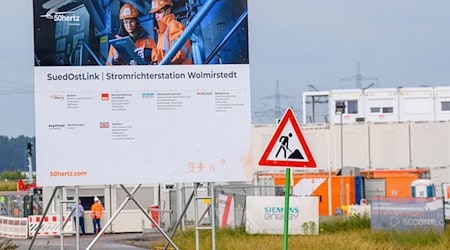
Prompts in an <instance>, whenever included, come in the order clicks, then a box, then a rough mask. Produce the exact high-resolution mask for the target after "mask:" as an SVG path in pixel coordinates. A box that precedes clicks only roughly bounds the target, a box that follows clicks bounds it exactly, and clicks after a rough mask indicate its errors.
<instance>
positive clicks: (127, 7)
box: [119, 3, 139, 20]
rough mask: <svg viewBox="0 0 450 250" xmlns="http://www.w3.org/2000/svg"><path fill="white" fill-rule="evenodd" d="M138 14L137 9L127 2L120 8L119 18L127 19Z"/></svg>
mask: <svg viewBox="0 0 450 250" xmlns="http://www.w3.org/2000/svg"><path fill="white" fill-rule="evenodd" d="M138 16H139V13H138V11H137V9H136V8H135V7H134V6H133V5H131V4H129V3H126V4H124V5H123V6H122V8H120V15H119V18H120V19H121V20H122V19H129V18H136V17H138Z"/></svg>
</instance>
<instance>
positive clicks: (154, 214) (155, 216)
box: [148, 205, 159, 228]
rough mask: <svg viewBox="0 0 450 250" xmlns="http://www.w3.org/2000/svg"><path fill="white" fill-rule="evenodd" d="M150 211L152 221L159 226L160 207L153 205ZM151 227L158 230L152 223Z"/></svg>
mask: <svg viewBox="0 0 450 250" xmlns="http://www.w3.org/2000/svg"><path fill="white" fill-rule="evenodd" d="M148 211H149V213H150V217H152V219H153V220H154V221H155V222H156V224H158V225H159V206H158V205H151V206H150V207H149V208H148ZM150 224H151V225H150V227H151V228H156V226H155V225H153V223H151V222H150Z"/></svg>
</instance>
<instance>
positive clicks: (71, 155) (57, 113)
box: [35, 65, 251, 185]
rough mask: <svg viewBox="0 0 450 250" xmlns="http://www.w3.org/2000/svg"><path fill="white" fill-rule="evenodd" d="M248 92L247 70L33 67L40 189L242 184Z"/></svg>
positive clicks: (248, 128)
mask: <svg viewBox="0 0 450 250" xmlns="http://www.w3.org/2000/svg"><path fill="white" fill-rule="evenodd" d="M91 78H92V79H91ZM249 83H250V80H249V66H248V65H232V66H230V65H209V66H206V65H202V66H164V67H149V66H136V67H128V66H116V67H37V68H35V88H36V100H35V102H36V139H37V176H38V183H39V185H83V184H105V183H142V182H144V183H145V182H172V183H173V182H192V181H229V180H243V179H244V172H243V168H242V164H241V157H244V156H246V154H247V152H248V150H249V146H250V138H251V126H250V124H251V121H250V88H249V85H250V84H249Z"/></svg>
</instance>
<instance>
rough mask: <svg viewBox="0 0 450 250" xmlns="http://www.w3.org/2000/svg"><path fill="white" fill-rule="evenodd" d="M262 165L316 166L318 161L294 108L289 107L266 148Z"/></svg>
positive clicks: (260, 163)
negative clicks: (309, 145)
mask: <svg viewBox="0 0 450 250" xmlns="http://www.w3.org/2000/svg"><path fill="white" fill-rule="evenodd" d="M259 165H261V166H272V167H299V168H315V167H316V161H315V160H314V157H313V155H312V154H311V151H310V149H309V147H308V144H307V143H306V140H305V138H304V136H303V133H302V131H301V129H300V126H299V125H298V122H297V119H296V118H295V115H294V112H293V111H292V109H290V108H289V109H287V110H286V112H285V114H284V115H283V118H282V119H281V121H280V123H279V124H278V127H277V129H276V130H275V133H274V135H273V136H272V139H271V140H270V141H269V144H268V145H267V148H266V150H265V151H264V153H263V155H262V156H261V159H260V160H259Z"/></svg>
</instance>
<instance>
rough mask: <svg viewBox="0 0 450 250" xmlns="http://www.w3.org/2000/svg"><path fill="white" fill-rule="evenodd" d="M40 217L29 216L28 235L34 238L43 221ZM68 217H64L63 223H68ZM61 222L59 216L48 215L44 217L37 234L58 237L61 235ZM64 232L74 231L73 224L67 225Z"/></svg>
mask: <svg viewBox="0 0 450 250" xmlns="http://www.w3.org/2000/svg"><path fill="white" fill-rule="evenodd" d="M41 217H42V216H40V215H32V216H28V225H29V229H28V234H29V236H30V237H33V236H34V234H36V231H37V227H38V225H39V222H40V221H41ZM66 219H67V218H66V216H63V223H64V222H65V221H66ZM59 229H60V220H59V216H58V215H47V216H45V217H44V221H43V222H42V225H41V228H40V229H39V232H38V233H37V236H56V235H60V230H59ZM64 231H65V232H66V231H72V223H67V224H66V226H65V227H64Z"/></svg>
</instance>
